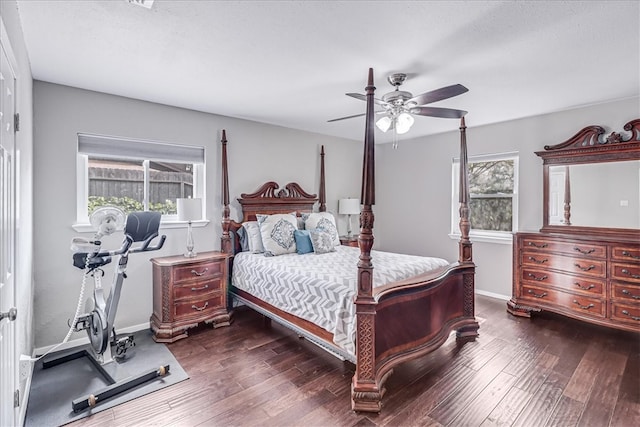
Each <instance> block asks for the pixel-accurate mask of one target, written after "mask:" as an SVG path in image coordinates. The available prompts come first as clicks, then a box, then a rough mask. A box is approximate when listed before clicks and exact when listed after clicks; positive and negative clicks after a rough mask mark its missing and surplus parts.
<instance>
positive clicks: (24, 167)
mask: <svg viewBox="0 0 640 427" xmlns="http://www.w3.org/2000/svg"><path fill="white" fill-rule="evenodd" d="M0 16H2V22H3V23H4V25H5V28H6V30H7V35H8V38H9V40H8V42H9V44H10V45H11V47H12V49H13V53H14V55H15V59H16V61H17V70H15V71H16V73H17V78H18V82H17V83H18V84H17V87H16V103H17V106H16V107H17V108H16V111H17V112H18V113H20V131H19V132H18V133H17V134H16V150H17V155H18V157H19V158H18V160H19V163H18V164H17V168H18V170H17V174H18V177H17V183H18V185H19V188H18V193H17V206H18V209H19V215H18V216H17V222H18V223H17V228H18V230H17V235H16V246H17V247H16V253H15V260H16V274H15V278H16V294H15V303H16V308H17V309H18V317H17V319H16V322H15V323H16V344H17V348H16V353H17V354H16V357H19V355H20V354H28V355H30V354H31V352H32V350H33V348H34V347H33V345H34V339H33V327H34V325H33V306H32V300H33V292H34V289H33V288H34V285H33V264H34V259H33V199H32V194H33V133H32V126H33V122H32V118H33V101H32V100H33V94H32V89H33V88H32V85H33V79H32V78H31V67H30V65H29V57H28V56H27V50H26V46H25V42H24V37H23V35H22V27H21V23H20V17H19V15H18V6H17V3H16V2H15V1H13V0H6V1H5V0H2V1H0ZM3 42H7V41H6V40H3ZM16 360H18V359H16ZM16 375H17V374H16ZM17 377H19V376H17ZM19 387H20V396H26V395H27V393H25V391H26V390H25V388H26V380H25V381H21V382H20V384H19ZM25 410H26V404H25V402H24V401H23V402H22V403H21V409H20V414H21V415H20V416H21V417H24V414H25Z"/></svg>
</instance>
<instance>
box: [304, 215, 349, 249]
mask: <svg viewBox="0 0 640 427" xmlns="http://www.w3.org/2000/svg"><path fill="white" fill-rule="evenodd" d="M302 219H304V228H306V229H307V230H314V229H315V230H324V231H326V232H327V233H329V234H330V235H331V240H332V241H333V245H334V246H340V236H339V235H338V229H337V228H336V219H335V218H334V217H333V214H332V213H330V212H313V213H303V214H302Z"/></svg>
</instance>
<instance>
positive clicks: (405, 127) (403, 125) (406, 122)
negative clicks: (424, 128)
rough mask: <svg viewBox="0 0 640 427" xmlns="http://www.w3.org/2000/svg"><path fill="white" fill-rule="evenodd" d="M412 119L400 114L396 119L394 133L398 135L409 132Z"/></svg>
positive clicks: (405, 114)
mask: <svg viewBox="0 0 640 427" xmlns="http://www.w3.org/2000/svg"><path fill="white" fill-rule="evenodd" d="M413 122H414V120H413V117H411V115H410V114H407V113H402V114H400V115H399V116H398V117H396V132H398V134H399V135H401V134H403V133H407V132H409V129H411V126H413Z"/></svg>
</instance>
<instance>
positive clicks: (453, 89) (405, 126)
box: [329, 73, 469, 134]
mask: <svg viewBox="0 0 640 427" xmlns="http://www.w3.org/2000/svg"><path fill="white" fill-rule="evenodd" d="M406 79H407V75H406V74H404V73H394V74H391V75H390V76H389V77H387V81H388V82H389V83H390V84H391V85H392V86H394V87H395V88H396V89H395V90H394V91H392V92H389V93H386V94H384V95H382V99H377V98H374V100H373V102H375V103H376V104H377V105H379V106H380V107H382V108H383V109H382V110H380V111H377V112H376V113H377V114H384V116H383V117H381V118H380V119H378V120H377V121H376V126H377V127H378V129H380V130H381V131H383V132H387V131H388V130H394V131H395V133H396V134H403V133H407V132H408V131H409V129H410V128H411V126H412V125H413V122H414V119H413V115H418V116H431V117H441V118H445V119H459V118H461V117H463V116H464V115H465V114H467V112H466V111H463V110H455V109H452V108H440V107H425V105H426V104H431V103H432V102H437V101H442V100H443V99H447V98H452V97H454V96H458V95H462V94H463V93H465V92H467V91H468V90H469V89H467V88H466V87H464V86H462V85H461V84H455V85H451V86H445V87H442V88H440V89H436V90H432V91H429V92H425V93H423V94H421V95H417V96H413V94H412V93H411V92H407V91H404V90H400V85H401V84H402V83H404V81H405V80H406ZM347 96H351V97H353V98H356V99H360V100H362V101H366V99H367V97H366V95H361V94H359V93H347ZM364 115H365V113H362V114H355V115H353V116H346V117H340V118H338V119H332V120H329V122H335V121H338V120H345V119H351V118H354V117H360V116H364Z"/></svg>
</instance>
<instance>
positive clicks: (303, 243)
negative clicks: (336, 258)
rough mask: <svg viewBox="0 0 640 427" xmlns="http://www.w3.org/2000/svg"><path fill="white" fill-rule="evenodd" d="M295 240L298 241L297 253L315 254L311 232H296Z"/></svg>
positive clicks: (294, 234) (294, 233)
mask: <svg viewBox="0 0 640 427" xmlns="http://www.w3.org/2000/svg"><path fill="white" fill-rule="evenodd" d="M293 238H294V239H295V240H296V252H298V253H299V254H300V255H302V254H308V253H311V252H313V244H312V243H311V235H310V234H309V230H296V231H294V232H293Z"/></svg>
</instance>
